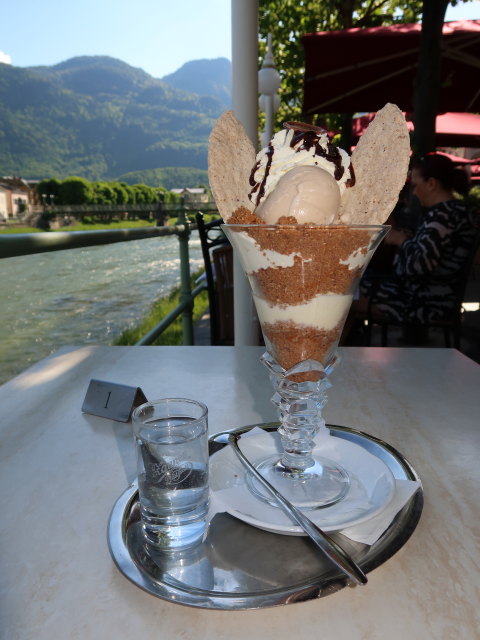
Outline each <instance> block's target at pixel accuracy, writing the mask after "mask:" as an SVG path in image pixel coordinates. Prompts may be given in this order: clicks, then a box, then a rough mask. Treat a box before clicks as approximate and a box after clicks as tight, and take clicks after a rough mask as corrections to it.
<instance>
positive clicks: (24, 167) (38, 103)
mask: <svg viewBox="0 0 480 640" xmlns="http://www.w3.org/2000/svg"><path fill="white" fill-rule="evenodd" d="M229 64H230V63H229V62H228V60H226V59H217V60H212V61H209V60H201V61H193V62H192V63H187V64H186V65H184V66H183V67H182V68H181V69H179V70H178V71H177V72H175V73H174V74H170V75H169V76H167V77H166V78H165V79H162V80H160V79H156V78H153V77H152V76H150V75H149V74H148V73H146V72H145V71H143V70H142V69H137V68H134V67H131V66H130V65H128V64H126V63H124V62H122V61H121V60H117V59H115V58H110V57H108V56H81V57H77V58H72V59H70V60H67V61H65V62H62V63H60V64H57V65H54V66H50V67H48V66H42V67H30V68H20V67H14V66H12V65H6V64H0V175H21V176H23V177H27V178H31V179H33V178H45V177H58V178H64V177H67V176H69V175H80V176H83V177H85V178H87V179H89V180H100V179H109V180H111V179H116V178H118V177H119V176H121V175H123V174H127V173H132V172H135V173H137V174H138V172H142V171H150V172H151V171H152V170H155V169H159V168H162V167H177V168H179V169H178V171H179V175H181V172H182V171H181V169H182V168H184V167H188V168H191V169H195V170H203V171H205V170H206V168H207V145H208V136H209V134H210V131H211V129H212V127H213V124H214V122H215V120H216V118H217V117H218V116H219V115H220V113H222V111H224V110H225V108H226V106H227V105H228V92H229V86H228V81H227V80H226V71H227V67H228V65H229ZM209 69H210V72H209ZM192 70H193V73H194V75H195V76H196V79H197V80H200V82H193V76H192ZM189 77H190V79H191V80H189V79H188V78H189ZM189 82H190V84H189ZM175 84H177V85H182V87H190V90H189V91H186V90H185V89H183V88H179V87H177V86H175ZM202 89H205V91H208V92H209V93H204V94H200V93H199V91H200V90H202ZM194 90H195V91H194ZM152 175H153V174H152ZM190 175H192V172H190ZM179 186H192V185H188V184H186V185H182V184H180V185H179Z"/></svg>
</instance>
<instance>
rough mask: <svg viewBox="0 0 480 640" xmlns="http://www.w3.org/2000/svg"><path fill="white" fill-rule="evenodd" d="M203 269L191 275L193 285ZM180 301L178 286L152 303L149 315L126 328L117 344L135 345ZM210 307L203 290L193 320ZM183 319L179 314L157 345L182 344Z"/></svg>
mask: <svg viewBox="0 0 480 640" xmlns="http://www.w3.org/2000/svg"><path fill="white" fill-rule="evenodd" d="M200 273H201V270H200V271H198V272H197V273H195V274H193V275H192V277H191V281H190V284H191V287H192V289H193V288H194V286H195V280H196V279H197V278H198V276H199V275H200ZM179 302H180V287H176V288H175V289H173V291H172V292H171V293H170V294H169V295H168V296H166V297H165V298H161V299H160V300H157V301H156V302H154V304H153V305H152V308H151V309H150V311H149V313H148V314H147V316H146V317H145V318H144V319H143V320H141V322H140V323H139V324H138V325H137V326H135V327H133V328H130V329H126V330H125V331H123V332H122V334H121V335H120V336H119V337H118V338H117V340H116V341H115V342H114V344H115V345H134V344H135V343H136V342H138V341H139V340H140V339H141V338H143V336H145V335H146V334H147V333H148V332H149V331H151V330H152V329H153V328H154V327H155V326H157V324H158V323H159V322H161V320H163V318H165V316H166V315H168V314H169V313H170V312H171V311H173V310H174V309H175V307H176V306H178V304H179ZM207 307H208V294H207V292H206V291H202V292H201V293H200V294H199V295H198V296H197V297H196V298H195V300H194V308H193V321H194V322H196V321H197V320H199V319H200V318H201V316H202V315H203V314H204V313H205V310H206V309H207ZM182 337H183V334H182V319H181V316H179V317H178V318H177V319H176V320H175V321H174V322H173V323H172V324H171V325H170V326H169V327H168V329H166V330H165V331H164V332H163V333H162V334H161V335H160V336H159V337H158V338H157V340H156V341H155V342H154V344H155V345H181V344H182Z"/></svg>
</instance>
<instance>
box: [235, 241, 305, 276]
mask: <svg viewBox="0 0 480 640" xmlns="http://www.w3.org/2000/svg"><path fill="white" fill-rule="evenodd" d="M230 240H231V243H232V245H233V247H234V249H237V251H238V256H239V258H240V260H241V262H242V266H243V268H244V271H245V272H246V273H255V271H259V270H260V269H272V268H278V267H281V268H284V267H293V264H294V260H295V256H300V255H301V254H300V253H297V252H294V253H290V254H288V255H284V254H282V253H278V252H277V251H272V250H271V249H261V248H260V246H259V245H258V243H257V242H255V240H254V239H253V238H251V237H250V236H249V235H248V233H246V232H245V231H239V232H237V233H235V234H232V236H231V237H230Z"/></svg>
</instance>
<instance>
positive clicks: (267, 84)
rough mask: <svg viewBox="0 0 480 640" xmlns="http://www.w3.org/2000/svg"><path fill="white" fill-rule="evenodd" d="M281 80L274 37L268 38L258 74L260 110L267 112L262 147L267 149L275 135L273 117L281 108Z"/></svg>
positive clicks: (269, 36) (269, 35)
mask: <svg viewBox="0 0 480 640" xmlns="http://www.w3.org/2000/svg"><path fill="white" fill-rule="evenodd" d="M280 83H281V78H280V74H279V73H278V71H277V69H276V67H275V60H274V58H273V52H272V35H271V34H270V33H269V34H268V37H267V53H266V55H265V59H264V61H263V64H262V68H261V69H260V71H259V72H258V91H259V93H260V99H259V105H260V109H261V110H262V111H264V112H265V128H264V130H263V132H262V139H261V141H262V147H266V146H267V145H268V143H269V142H270V140H271V139H272V135H273V117H274V115H275V112H276V111H277V109H278V107H279V106H280V98H279V96H278V93H277V92H278V89H279V88H280Z"/></svg>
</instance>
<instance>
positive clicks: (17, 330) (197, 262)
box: [0, 232, 203, 383]
mask: <svg viewBox="0 0 480 640" xmlns="http://www.w3.org/2000/svg"><path fill="white" fill-rule="evenodd" d="M189 249H190V269H191V271H192V272H194V271H195V270H197V269H199V268H200V267H203V259H202V254H201V247H200V240H199V238H198V234H197V233H196V232H194V233H192V236H191V238H190V242H189ZM179 282H180V258H179V245H178V239H177V237H176V236H164V237H158V238H151V239H146V240H134V241H131V242H119V243H115V244H110V245H103V246H97V247H88V248H82V249H71V250H68V251H53V252H51V253H38V254H34V255H28V256H19V257H16V258H5V259H3V260H0V323H1V327H2V337H1V340H0V383H3V382H5V381H6V380H8V379H10V378H11V377H13V376H14V375H16V374H17V373H19V372H20V371H23V370H24V369H25V368H26V367H28V366H30V365H31V364H33V363H34V362H37V361H38V360H40V359H41V358H44V357H45V356H47V355H48V354H50V353H52V352H53V351H55V350H56V349H58V348H59V347H61V346H63V345H67V344H76V345H88V344H104V345H108V344H112V342H113V340H115V338H116V337H117V336H118V335H119V334H120V333H121V332H122V331H123V330H124V329H126V328H128V327H132V326H134V325H135V324H137V322H138V321H139V320H140V319H141V318H142V317H143V316H144V315H145V314H146V313H147V312H148V310H149V308H150V306H151V305H152V303H153V302H154V301H155V300H156V299H157V298H160V297H162V296H163V295H165V294H167V293H168V292H169V291H170V290H171V289H172V288H173V287H174V286H176V285H178V284H179Z"/></svg>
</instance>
